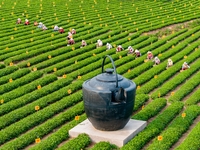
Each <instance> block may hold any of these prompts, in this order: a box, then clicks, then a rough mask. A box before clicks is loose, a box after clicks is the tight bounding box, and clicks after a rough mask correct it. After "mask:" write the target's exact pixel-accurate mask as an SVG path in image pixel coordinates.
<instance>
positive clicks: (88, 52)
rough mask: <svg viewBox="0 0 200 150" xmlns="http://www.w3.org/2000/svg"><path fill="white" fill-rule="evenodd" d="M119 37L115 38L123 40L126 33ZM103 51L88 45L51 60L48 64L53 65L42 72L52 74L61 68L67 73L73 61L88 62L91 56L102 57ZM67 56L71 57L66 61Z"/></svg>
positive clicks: (103, 49)
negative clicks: (55, 69)
mask: <svg viewBox="0 0 200 150" xmlns="http://www.w3.org/2000/svg"><path fill="white" fill-rule="evenodd" d="M115 33H116V32H115ZM109 35H110V34H109ZM120 35H122V37H120V36H117V38H123V37H124V36H126V35H127V33H125V34H120ZM104 36H105V35H104ZM114 37H115V36H114ZM104 51H106V47H105V46H103V47H100V48H97V49H96V45H95V44H91V45H88V46H86V47H83V48H80V49H75V50H74V51H71V52H68V53H66V54H64V55H62V56H60V57H56V58H55V59H52V61H51V60H49V62H50V61H51V62H50V64H54V65H49V67H47V68H45V69H44V72H46V73H51V72H53V69H54V68H57V69H58V70H60V69H62V68H63V69H64V70H66V71H69V70H68V69H67V68H68V67H72V66H74V65H73V64H74V62H75V61H76V62H80V63H83V62H84V61H90V60H88V59H87V58H89V57H91V56H92V55H95V56H96V55H97V56H98V57H99V55H101V56H103V55H102V53H103V52H104ZM114 52H115V51H114ZM69 56H71V57H70V58H69V59H67V60H66V58H67V57H69ZM63 60H64V61H63ZM54 62H60V63H54ZM44 64H45V63H44ZM88 64H89V63H87V64H85V65H88ZM40 66H41V65H40ZM76 66H77V65H76ZM72 68H73V67H72ZM65 73H67V72H65Z"/></svg>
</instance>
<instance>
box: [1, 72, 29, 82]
mask: <svg viewBox="0 0 200 150" xmlns="http://www.w3.org/2000/svg"><path fill="white" fill-rule="evenodd" d="M28 73H30V70H29V69H20V70H16V71H15V72H13V73H11V74H9V75H7V76H3V77H1V78H0V85H2V84H5V83H8V82H9V79H12V80H16V79H18V78H20V77H22V76H24V75H26V74H28Z"/></svg>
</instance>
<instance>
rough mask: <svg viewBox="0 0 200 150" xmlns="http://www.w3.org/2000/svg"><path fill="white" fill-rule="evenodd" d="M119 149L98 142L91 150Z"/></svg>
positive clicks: (107, 143) (106, 143) (112, 145)
mask: <svg viewBox="0 0 200 150" xmlns="http://www.w3.org/2000/svg"><path fill="white" fill-rule="evenodd" d="M118 149H119V148H118V147H117V146H116V145H114V144H110V143H109V142H99V143H96V144H95V145H94V146H93V147H92V148H91V150H118Z"/></svg>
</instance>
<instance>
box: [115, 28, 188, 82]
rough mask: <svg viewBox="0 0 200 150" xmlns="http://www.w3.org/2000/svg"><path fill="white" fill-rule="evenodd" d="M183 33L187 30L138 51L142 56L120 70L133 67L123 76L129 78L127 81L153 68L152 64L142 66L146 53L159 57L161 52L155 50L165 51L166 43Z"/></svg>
mask: <svg viewBox="0 0 200 150" xmlns="http://www.w3.org/2000/svg"><path fill="white" fill-rule="evenodd" d="M185 31H187V30H181V31H180V32H177V33H175V34H172V35H170V36H168V37H166V38H164V39H162V40H159V41H157V42H154V43H152V44H151V45H150V46H146V47H144V48H142V49H141V50H140V51H141V53H142V56H141V57H139V58H137V59H136V60H134V61H133V62H134V63H133V62H129V63H127V64H125V65H124V67H123V68H122V70H125V69H124V68H127V70H128V69H131V68H134V67H135V68H134V69H132V70H130V72H128V73H125V74H124V76H125V77H127V78H129V79H132V78H134V77H137V76H138V75H139V74H141V72H143V71H146V70H148V69H150V68H151V67H152V66H153V63H149V62H148V63H145V64H143V63H144V60H145V59H146V53H147V52H148V51H151V50H152V52H153V53H154V54H157V55H159V54H160V53H161V51H160V49H159V50H156V48H158V47H163V52H165V51H167V47H166V46H165V44H166V42H167V41H168V40H170V39H173V38H174V37H176V36H178V35H179V34H181V33H184V32H185ZM170 46H171V45H170ZM136 47H137V46H136ZM134 48H135V46H134ZM140 64H142V66H139V65H140ZM120 69H121V68H119V69H118V70H120ZM120 72H121V71H120Z"/></svg>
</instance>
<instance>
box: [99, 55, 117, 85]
mask: <svg viewBox="0 0 200 150" xmlns="http://www.w3.org/2000/svg"><path fill="white" fill-rule="evenodd" d="M107 57H108V58H109V59H110V61H111V62H112V66H113V69H114V72H115V76H116V87H118V77H117V71H116V67H115V64H114V61H113V59H112V57H111V56H109V55H106V56H105V57H104V59H103V63H102V73H104V62H105V60H106V58H107Z"/></svg>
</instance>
